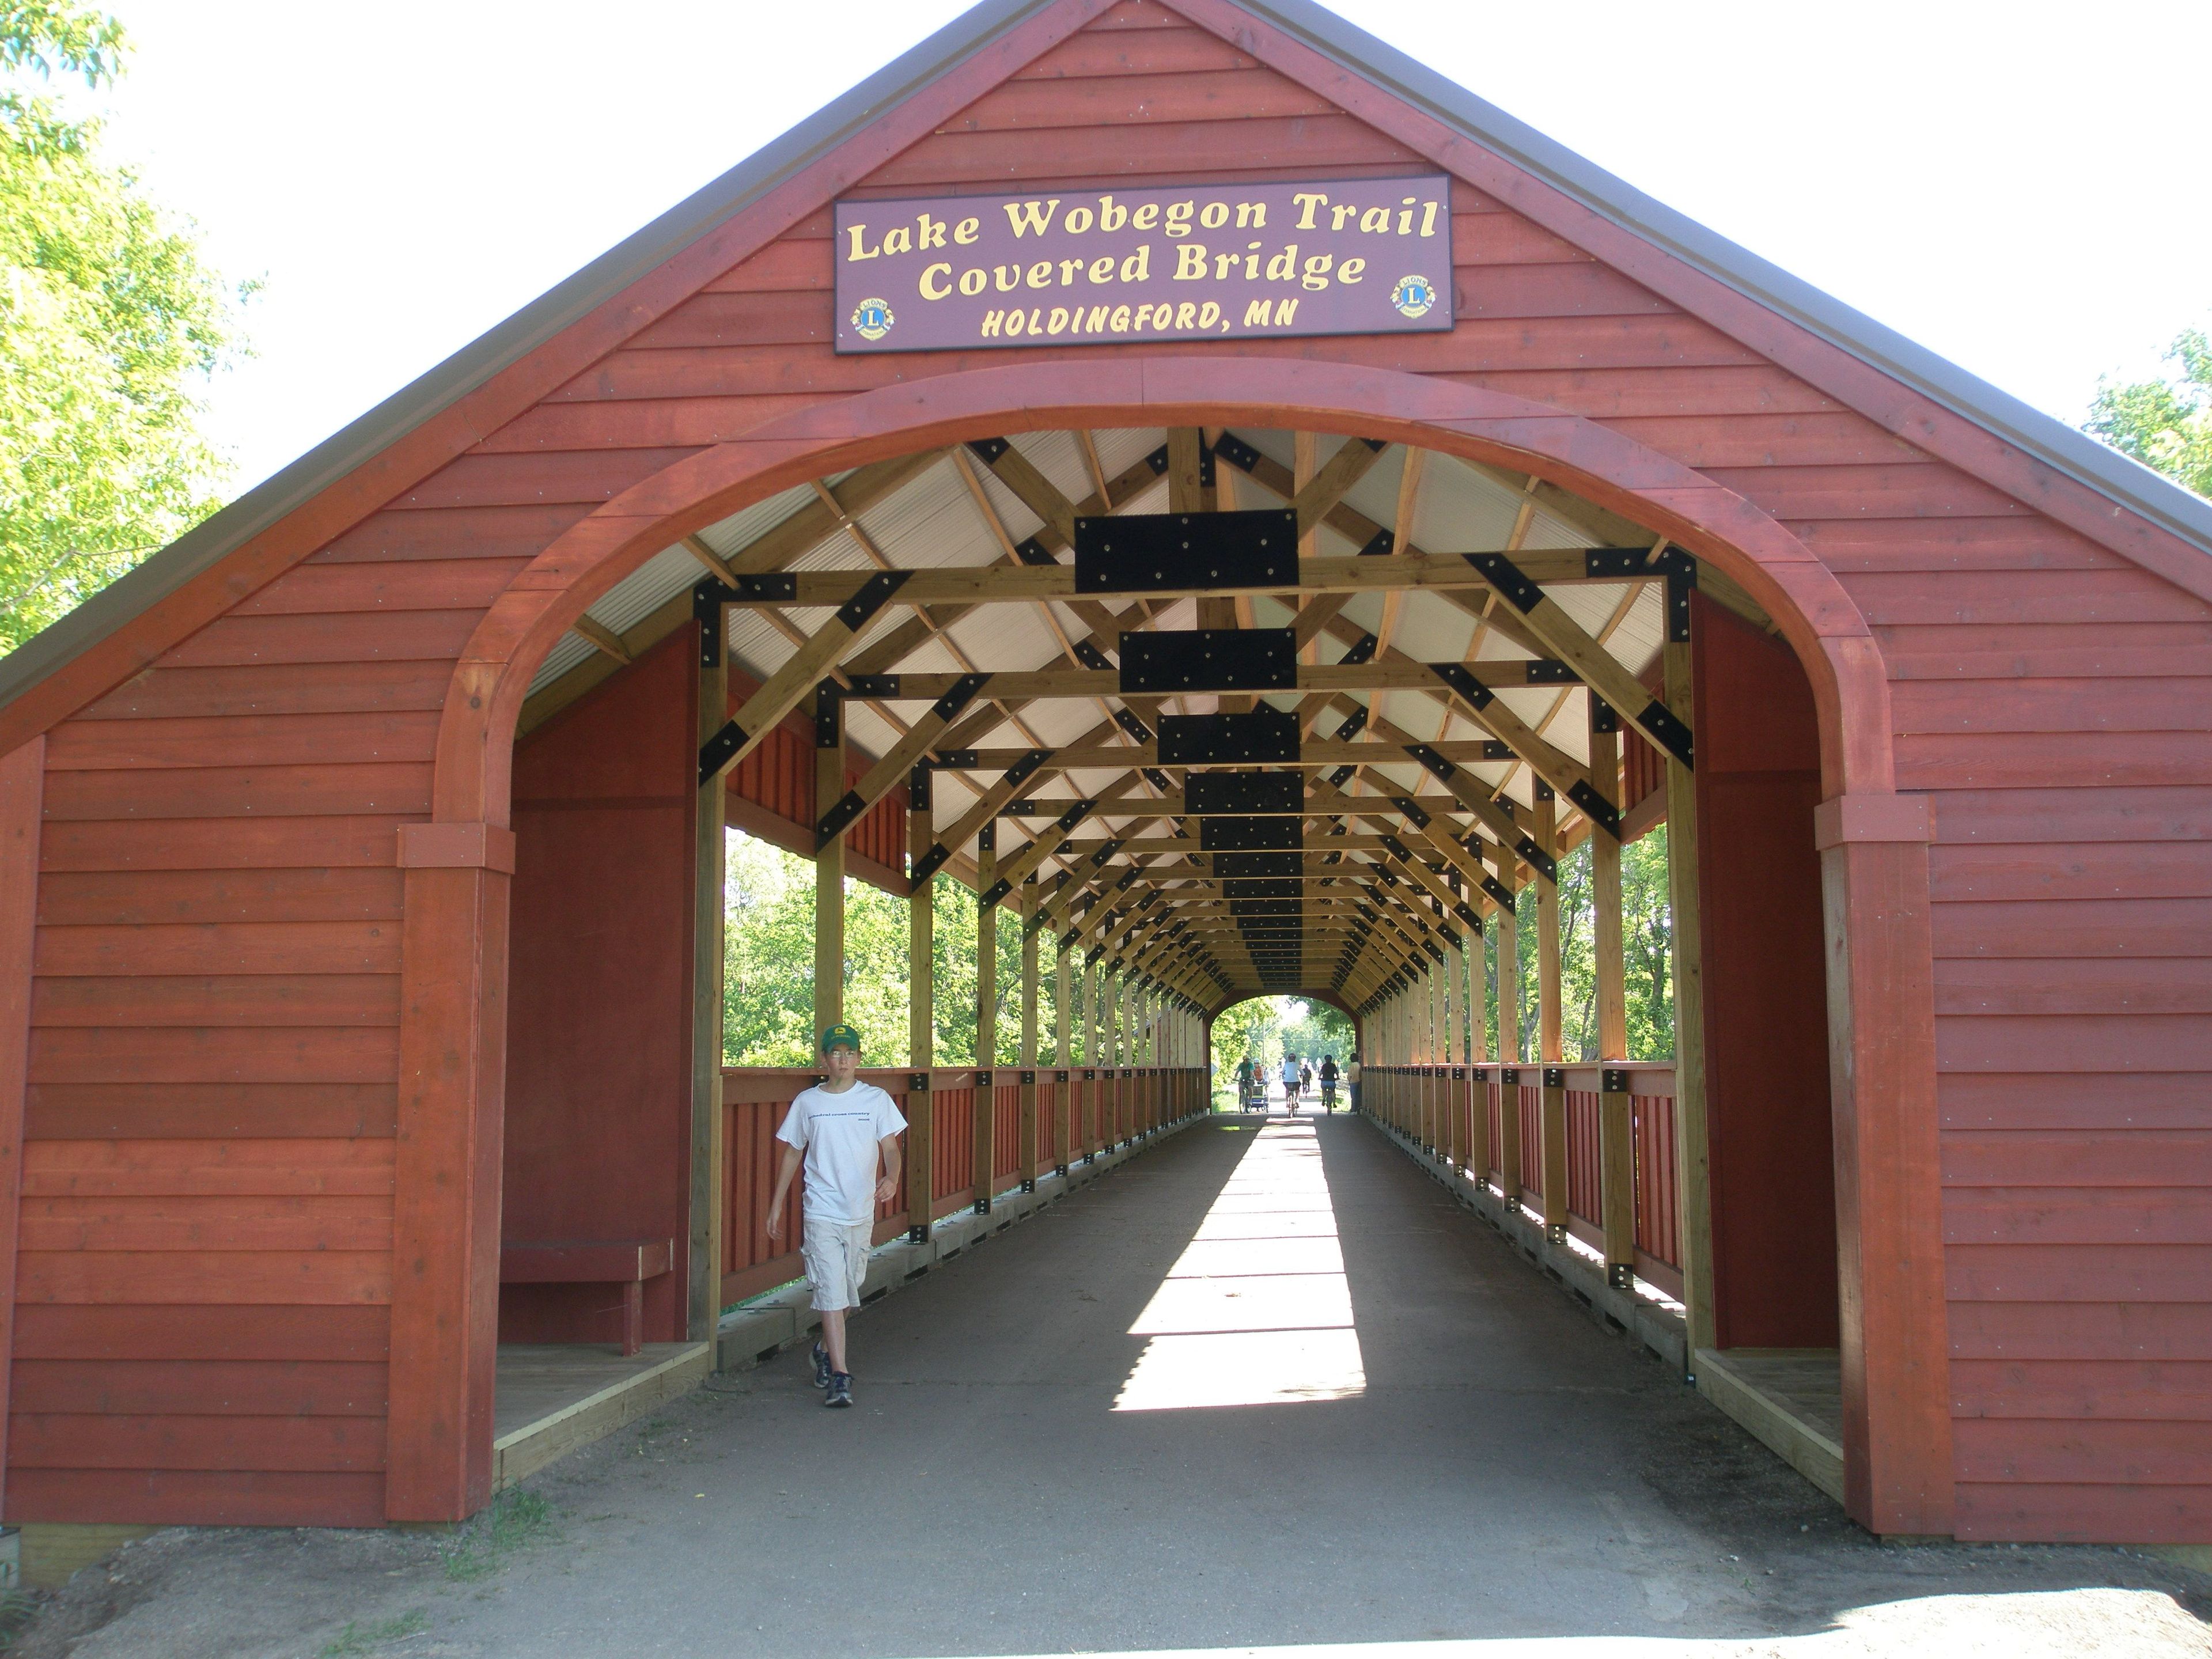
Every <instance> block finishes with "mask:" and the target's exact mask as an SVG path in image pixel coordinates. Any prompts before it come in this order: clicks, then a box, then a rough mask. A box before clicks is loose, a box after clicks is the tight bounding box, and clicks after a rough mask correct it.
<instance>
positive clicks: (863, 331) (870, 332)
mask: <svg viewBox="0 0 2212 1659" xmlns="http://www.w3.org/2000/svg"><path fill="white" fill-rule="evenodd" d="M1426 308H1427V307H1423V309H1424V310H1425V309H1426ZM1416 314H1417V315H1418V314H1419V313H1416ZM890 331H891V307H890V301H888V300H863V301H860V304H859V305H857V306H855V307H853V332H854V333H855V334H857V335H859V336H860V337H861V338H862V339H864V340H880V339H882V338H883V337H884V335H886V334H888V333H890Z"/></svg>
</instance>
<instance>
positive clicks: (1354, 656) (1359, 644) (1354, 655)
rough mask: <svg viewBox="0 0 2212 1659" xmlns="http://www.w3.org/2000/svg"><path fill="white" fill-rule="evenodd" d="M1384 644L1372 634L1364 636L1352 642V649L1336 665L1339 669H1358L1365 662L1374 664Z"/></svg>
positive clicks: (1337, 660)
mask: <svg viewBox="0 0 2212 1659" xmlns="http://www.w3.org/2000/svg"><path fill="white" fill-rule="evenodd" d="M1382 643H1383V642H1382V641H1380V640H1378V639H1376V637H1375V636H1374V635H1372V634H1362V635H1360V636H1359V637H1358V639H1356V640H1354V641H1352V645H1351V648H1350V649H1348V650H1346V652H1345V653H1344V654H1343V655H1342V656H1340V657H1339V658H1338V659H1336V665H1337V666H1338V667H1339V668H1357V667H1358V666H1359V665H1360V664H1362V663H1364V662H1372V661H1374V660H1375V653H1376V650H1377V649H1378V648H1379V647H1381V645H1382Z"/></svg>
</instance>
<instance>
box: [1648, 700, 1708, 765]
mask: <svg viewBox="0 0 2212 1659" xmlns="http://www.w3.org/2000/svg"><path fill="white" fill-rule="evenodd" d="M1636 723H1637V724H1638V726H1642V727H1643V728H1644V731H1645V732H1648V733H1649V734H1650V736H1652V737H1655V738H1657V739H1658V740H1659V742H1660V744H1661V746H1662V747H1663V748H1664V749H1665V750H1667V752H1668V754H1670V755H1672V756H1673V757H1674V758H1675V759H1676V760H1678V761H1680V762H1681V763H1682V764H1683V765H1685V766H1686V767H1689V768H1691V769H1692V770H1695V769H1696V761H1695V759H1694V757H1693V753H1692V750H1693V745H1692V743H1691V740H1690V728H1689V727H1688V726H1685V725H1683V724H1682V722H1681V721H1680V720H1677V719H1675V718H1674V710H1673V709H1671V708H1668V707H1667V705H1666V704H1665V703H1663V702H1660V701H1659V699H1658V698H1656V697H1654V698H1652V700H1651V701H1650V702H1649V703H1647V704H1645V705H1644V712H1643V713H1642V714H1638V716H1637V717H1636Z"/></svg>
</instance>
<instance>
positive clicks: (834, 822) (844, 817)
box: [814, 789, 868, 853]
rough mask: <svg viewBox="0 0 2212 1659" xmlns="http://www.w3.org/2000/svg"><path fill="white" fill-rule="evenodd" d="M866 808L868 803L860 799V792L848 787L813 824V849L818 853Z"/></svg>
mask: <svg viewBox="0 0 2212 1659" xmlns="http://www.w3.org/2000/svg"><path fill="white" fill-rule="evenodd" d="M867 810H868V804H867V802H866V801H864V800H862V799H860V791H859V790H857V789H848V790H847V791H846V792H845V793H844V794H843V795H842V796H841V797H839V799H838V801H837V804H836V805H835V806H833V807H831V808H830V809H829V811H826V812H824V813H823V815H822V817H821V821H820V822H818V823H816V824H815V826H814V850H815V851H816V852H817V853H818V852H820V851H821V850H822V849H823V848H825V847H827V846H828V845H829V843H830V842H833V841H835V840H836V838H837V837H838V836H841V835H842V834H843V833H844V830H845V826H846V825H848V824H849V823H852V822H853V820H854V818H857V817H860V814H861V813H863V812H865V811H867Z"/></svg>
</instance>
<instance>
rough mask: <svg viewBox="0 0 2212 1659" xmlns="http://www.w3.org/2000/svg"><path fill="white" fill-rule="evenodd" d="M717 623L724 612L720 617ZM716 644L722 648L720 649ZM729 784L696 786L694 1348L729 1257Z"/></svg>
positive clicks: (707, 677)
mask: <svg viewBox="0 0 2212 1659" xmlns="http://www.w3.org/2000/svg"><path fill="white" fill-rule="evenodd" d="M715 614H716V616H717V617H718V618H719V617H720V611H716V613H715ZM718 643H719V642H718ZM711 654H712V656H713V659H714V660H713V661H711V662H709V661H708V660H707V658H708V655H709V653H708V652H706V651H702V652H701V653H700V662H701V666H700V669H699V681H698V699H699V702H698V707H697V708H696V709H695V710H694V711H693V713H694V715H695V721H694V724H695V726H696V730H697V736H698V742H699V744H700V746H701V747H702V748H703V747H705V745H706V743H707V740H708V738H712V737H713V736H714V733H715V732H717V731H719V730H720V729H721V725H722V721H723V720H725V719H726V718H727V710H726V707H725V700H726V697H727V696H728V690H727V678H726V675H727V671H726V668H725V666H724V653H722V652H721V651H720V649H716V650H715V651H714V652H713V653H711ZM727 817H728V804H727V796H726V791H725V786H724V781H723V780H722V779H721V778H720V777H713V778H709V779H708V780H707V781H706V782H704V783H702V784H701V785H700V786H699V799H698V803H697V810H696V813H695V815H694V817H693V828H694V834H693V836H692V842H691V877H692V888H691V897H692V905H691V1204H690V1210H691V1237H690V1241H689V1256H690V1260H689V1262H688V1264H687V1271H686V1274H685V1279H684V1284H685V1287H686V1294H685V1298H684V1300H685V1304H686V1305H685V1307H684V1334H685V1335H686V1337H687V1339H688V1340H690V1341H693V1342H708V1341H712V1340H714V1327H715V1326H716V1324H717V1323H719V1322H720V1319H721V1316H722V1267H723V1264H724V1263H725V1261H726V1260H727V1258H728V1254H729V1253H728V1251H727V1249H726V1248H725V1245H724V1241H723V1237H722V1231H723V1226H724V1220H723V1213H722V1210H723V1192H724V1188H725V1186H726V1182H725V1180H724V1174H723V1167H722V1166H723V1164H724V1162H725V1161H726V1158H727V1157H728V1152H727V1149H726V1146H724V1138H723V1130H722V994H723V986H722V928H723V922H724V895H723V891H722V883H723V878H724V849H725V848H726V845H727V843H728V836H729V831H728V829H727V828H726V821H727Z"/></svg>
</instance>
